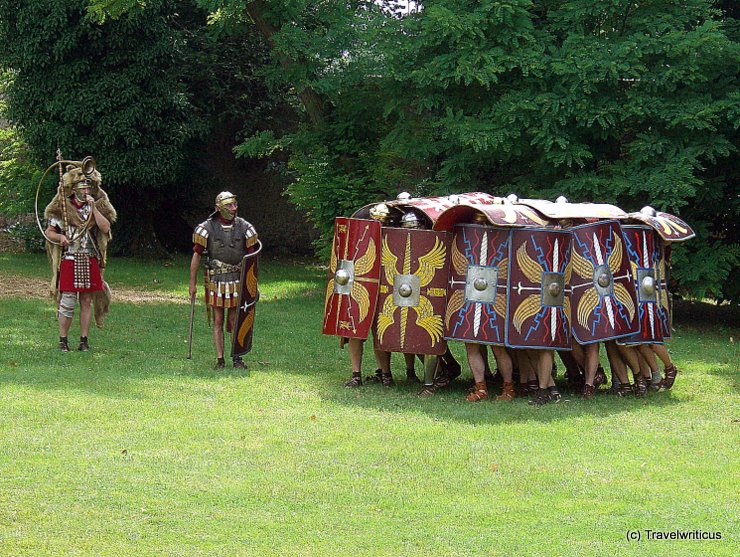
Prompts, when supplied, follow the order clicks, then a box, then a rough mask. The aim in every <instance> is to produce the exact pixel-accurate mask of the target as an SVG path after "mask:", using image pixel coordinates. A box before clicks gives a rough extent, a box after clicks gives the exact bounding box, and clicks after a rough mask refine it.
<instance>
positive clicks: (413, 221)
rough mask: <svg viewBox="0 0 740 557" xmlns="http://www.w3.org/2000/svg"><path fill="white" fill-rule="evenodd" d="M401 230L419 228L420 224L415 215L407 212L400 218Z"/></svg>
mask: <svg viewBox="0 0 740 557" xmlns="http://www.w3.org/2000/svg"><path fill="white" fill-rule="evenodd" d="M401 228H421V222H419V217H418V216H416V213H414V212H413V211H409V212H407V213H404V215H403V216H402V217H401Z"/></svg>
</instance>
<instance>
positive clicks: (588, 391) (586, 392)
mask: <svg viewBox="0 0 740 557" xmlns="http://www.w3.org/2000/svg"><path fill="white" fill-rule="evenodd" d="M595 392H596V387H594V386H593V385H589V384H588V383H586V384H585V385H584V386H583V390H582V391H581V398H582V399H583V400H588V399H590V398H592V397H593V396H594V393H595Z"/></svg>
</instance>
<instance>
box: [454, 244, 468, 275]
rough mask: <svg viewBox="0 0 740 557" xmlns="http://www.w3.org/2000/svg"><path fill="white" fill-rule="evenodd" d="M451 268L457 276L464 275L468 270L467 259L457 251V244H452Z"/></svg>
mask: <svg viewBox="0 0 740 557" xmlns="http://www.w3.org/2000/svg"><path fill="white" fill-rule="evenodd" d="M452 267H453V268H454V269H455V272H456V273H457V274H458V275H464V274H465V272H466V271H467V270H468V258H467V257H465V256H464V255H463V254H462V252H461V251H460V250H459V249H457V242H455V243H453V244H452Z"/></svg>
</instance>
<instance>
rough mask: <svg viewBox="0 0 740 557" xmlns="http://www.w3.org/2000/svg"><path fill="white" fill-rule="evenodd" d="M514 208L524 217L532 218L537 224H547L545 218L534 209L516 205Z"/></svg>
mask: <svg viewBox="0 0 740 557" xmlns="http://www.w3.org/2000/svg"><path fill="white" fill-rule="evenodd" d="M516 210H517V211H519V212H520V213H521V214H522V215H524V216H525V217H528V218H529V219H531V220H533V221H534V222H536V223H537V224H541V225H542V226H544V225H546V224H547V221H546V220H545V219H543V218H541V217H540V216H539V215H538V214H537V213H536V212H535V211H534V210H532V209H531V208H529V207H517V208H516Z"/></svg>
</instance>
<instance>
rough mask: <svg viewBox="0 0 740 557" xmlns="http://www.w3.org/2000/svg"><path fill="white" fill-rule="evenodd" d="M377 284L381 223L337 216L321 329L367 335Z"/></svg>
mask: <svg viewBox="0 0 740 557" xmlns="http://www.w3.org/2000/svg"><path fill="white" fill-rule="evenodd" d="M379 286H380V223H379V222H377V221H374V220H364V219H351V218H345V217H338V218H337V219H336V221H335V223H334V241H333V243H332V251H331V261H330V263H329V273H328V284H327V287H326V298H325V301H324V322H323V326H322V328H321V332H322V333H323V334H325V335H338V336H341V337H346V338H361V339H365V338H367V336H368V334H369V333H370V327H371V325H372V322H373V317H374V316H375V307H376V304H377V301H378V288H379Z"/></svg>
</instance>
